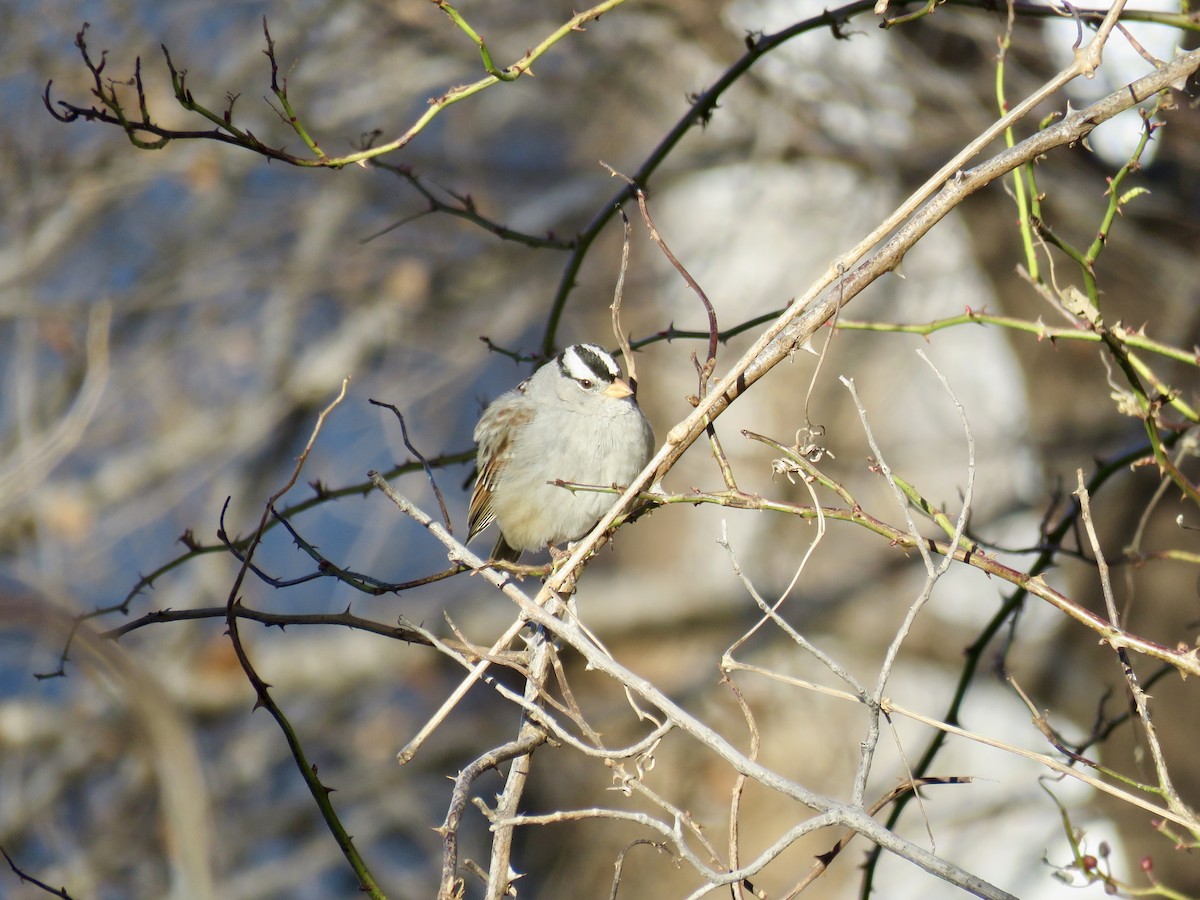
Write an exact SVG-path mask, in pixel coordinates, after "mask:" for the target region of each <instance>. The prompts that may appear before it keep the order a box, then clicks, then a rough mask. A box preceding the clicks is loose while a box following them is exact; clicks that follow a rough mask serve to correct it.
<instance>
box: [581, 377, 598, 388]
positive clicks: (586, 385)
mask: <svg viewBox="0 0 1200 900" xmlns="http://www.w3.org/2000/svg"><path fill="white" fill-rule="evenodd" d="M593 385H594V382H592V381H591V380H590V379H587V378H580V379H579V386H580V387H582V388H583V389H584V390H585V391H590V390H591V389H592V387H593Z"/></svg>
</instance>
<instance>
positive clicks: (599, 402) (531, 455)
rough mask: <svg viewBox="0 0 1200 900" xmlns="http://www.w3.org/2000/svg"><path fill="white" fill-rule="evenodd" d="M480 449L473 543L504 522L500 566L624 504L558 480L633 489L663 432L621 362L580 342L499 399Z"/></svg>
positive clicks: (487, 416) (482, 424)
mask: <svg viewBox="0 0 1200 900" xmlns="http://www.w3.org/2000/svg"><path fill="white" fill-rule="evenodd" d="M475 442H476V444H478V451H477V455H476V467H477V471H478V474H477V476H476V479H475V486H474V488H473V489H472V491H471V500H470V504H469V506H468V513H467V530H468V537H467V541H468V542H470V541H471V539H472V538H474V537H475V536H476V535H477V534H479V533H480V532H481V531H483V530H484V529H485V528H487V527H488V526H489V525H491V524H492V523H493V522H495V523H496V524H497V525H498V526H499V529H500V536H499V538H498V540H497V541H496V545H495V548H494V549H493V550H492V557H491V558H492V559H493V560H496V561H503V562H516V561H517V560H518V559H520V557H521V553H522V552H523V551H526V550H541V549H546V548H550V549H551V551H552V552H553V549H554V545H556V544H561V543H563V542H566V541H573V540H576V539H578V538H580V537H582V536H583V535H585V534H587V532H588V531H590V530H591V528H592V526H594V525H595V524H596V522H598V521H599V520H600V517H601V516H603V515H604V513H605V512H607V511H608V509H609V508H610V507H611V506H612V505H613V503H614V502H616V498H615V497H614V496H613V495H612V494H610V493H604V492H598V491H581V490H574V489H569V488H566V487H561V486H559V485H557V484H555V482H558V481H562V482H568V483H571V484H586V485H595V486H599V487H613V486H617V487H625V486H628V485H629V483H630V482H631V481H633V479H634V477H635V476H636V475H637V474H638V473H639V472H640V471H641V470H642V469H643V468H645V466H646V463H648V462H649V461H650V457H651V455H652V454H653V451H654V432H653V429H652V428H651V426H650V422H649V421H648V420H647V418H646V416H645V414H644V413H643V412H642V410H641V408H640V407H639V406H638V405H637V399H636V398H635V397H634V394H633V389H632V388H631V387H630V386H629V383H628V382H627V381H625V380H624V379H623V378H622V377H621V370H620V368H619V367H618V366H617V363H616V360H614V359H613V358H612V355H611V354H609V353H608V351H606V350H604V349H603V348H601V347H598V346H597V345H595V344H573V345H571V346H570V347H567V348H566V349H565V350H563V351H562V352H561V353H559V354H558V355H557V356H555V357H554V358H553V359H551V360H550V361H549V362H547V363H545V364H544V365H543V366H541V367H540V368H539V369H537V370H536V371H535V372H534V373H533V374H532V375H531V376H530V377H529V378H527V379H525V381H523V382H521V383H520V384H519V385H517V386H516V387H515V388H513V389H512V390H510V391H506V392H505V393H503V394H501V395H500V396H499V397H497V398H496V399H495V400H494V401H492V403H491V404H490V405H489V406H488V407H487V408H486V409H485V410H484V411H483V415H482V416H480V418H479V423H478V424H477V425H476V426H475Z"/></svg>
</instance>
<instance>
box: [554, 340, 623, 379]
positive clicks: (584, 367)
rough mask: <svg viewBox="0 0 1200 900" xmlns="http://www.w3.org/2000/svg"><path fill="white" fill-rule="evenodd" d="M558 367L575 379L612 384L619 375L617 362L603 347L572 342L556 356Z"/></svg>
mask: <svg viewBox="0 0 1200 900" xmlns="http://www.w3.org/2000/svg"><path fill="white" fill-rule="evenodd" d="M558 368H559V369H560V370H561V371H562V373H563V374H564V375H566V376H567V377H568V378H573V379H575V380H576V381H579V382H584V381H593V382H599V383H601V384H612V383H613V382H614V381H616V380H617V379H618V378H620V377H621V370H620V369H619V368H618V367H617V362H616V360H614V359H613V358H612V356H610V355H609V353H608V351H607V350H605V349H604V348H603V347H597V346H596V345H595V344H572V345H571V346H570V347H568V348H567V349H566V350H564V351H563V352H562V353H560V354H559V356H558Z"/></svg>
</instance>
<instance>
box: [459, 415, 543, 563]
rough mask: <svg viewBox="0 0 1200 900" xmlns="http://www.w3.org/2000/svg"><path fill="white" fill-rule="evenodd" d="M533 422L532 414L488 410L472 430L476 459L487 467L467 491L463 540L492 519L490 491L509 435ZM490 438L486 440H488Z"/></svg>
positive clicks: (504, 460) (504, 461) (501, 465)
mask: <svg viewBox="0 0 1200 900" xmlns="http://www.w3.org/2000/svg"><path fill="white" fill-rule="evenodd" d="M531 418H533V410H531V409H526V408H521V407H513V406H505V407H501V408H499V409H497V408H496V407H495V405H493V406H490V407H488V408H487V409H486V410H485V411H484V414H483V417H482V418H481V419H480V420H479V425H478V426H477V427H476V429H475V434H476V436H477V437H478V436H481V435H482V437H479V455H480V456H482V457H483V458H484V459H486V460H487V463H486V464H485V465H484V466H483V468H481V469H480V470H479V474H478V475H477V476H476V478H475V487H474V488H472V490H471V502H470V504H469V505H468V507H467V532H468V534H467V540H468V541H470V540H471V538H473V537H475V535H477V534H479V532H481V531H483V529H485V528H487V527H488V526H489V525H491V524H492V522H493V521H494V520H495V518H496V513H495V510H493V509H492V489H493V487H494V486H495V484H496V478H497V476H498V475H499V474H500V472H501V471H502V470H503V469H504V466H505V465H506V464H507V463H508V459H509V454H508V447H509V444H510V443H511V442H512V434H513V432H514V431H515V430H516V429H518V428H520V427H521V426H523V425H524V424H525V423H527V422H528V421H529V420H530V419H531ZM489 436H490V437H489Z"/></svg>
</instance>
